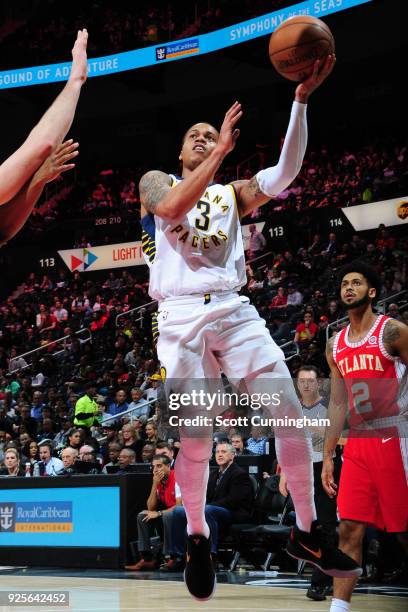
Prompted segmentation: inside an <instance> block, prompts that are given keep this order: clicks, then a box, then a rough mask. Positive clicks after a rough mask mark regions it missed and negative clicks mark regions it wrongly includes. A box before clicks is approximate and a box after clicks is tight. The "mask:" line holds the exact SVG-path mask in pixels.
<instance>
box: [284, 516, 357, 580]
mask: <svg viewBox="0 0 408 612" xmlns="http://www.w3.org/2000/svg"><path fill="white" fill-rule="evenodd" d="M286 551H287V553H288V554H289V555H290V556H291V557H294V558H295V559H298V560H300V561H306V562H307V563H311V564H312V565H314V566H316V567H318V568H319V569H320V570H321V571H322V572H323V573H324V574H327V575H328V576H334V577H336V578H357V577H358V576H361V574H362V573H363V570H362V569H361V567H360V566H359V565H358V564H357V563H356V562H355V561H354V560H353V559H352V558H351V557H349V556H348V555H346V554H344V553H343V552H341V550H339V549H338V548H335V547H334V546H333V545H331V544H328V543H327V542H326V541H325V537H324V534H323V533H322V531H321V529H320V527H319V525H318V523H317V521H314V522H313V523H312V530H311V532H310V533H308V532H306V531H301V530H300V529H299V528H298V527H297V525H295V526H294V527H293V529H292V531H291V534H290V538H289V540H288V544H287V547H286Z"/></svg>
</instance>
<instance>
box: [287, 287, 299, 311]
mask: <svg viewBox="0 0 408 612" xmlns="http://www.w3.org/2000/svg"><path fill="white" fill-rule="evenodd" d="M302 302H303V295H302V294H301V293H300V291H299V290H298V289H296V285H295V283H289V284H288V295H287V300H286V305H287V307H289V306H292V307H294V308H298V307H299V306H301V305H302Z"/></svg>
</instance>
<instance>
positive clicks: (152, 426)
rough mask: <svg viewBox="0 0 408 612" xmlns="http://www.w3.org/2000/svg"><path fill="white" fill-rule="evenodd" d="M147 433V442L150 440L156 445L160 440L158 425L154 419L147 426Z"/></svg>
mask: <svg viewBox="0 0 408 612" xmlns="http://www.w3.org/2000/svg"><path fill="white" fill-rule="evenodd" d="M145 433H146V442H150V444H154V446H156V444H157V442H159V438H158V434H157V425H156V423H154V421H148V422H147V423H146V427H145Z"/></svg>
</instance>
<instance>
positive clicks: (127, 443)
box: [122, 423, 143, 461]
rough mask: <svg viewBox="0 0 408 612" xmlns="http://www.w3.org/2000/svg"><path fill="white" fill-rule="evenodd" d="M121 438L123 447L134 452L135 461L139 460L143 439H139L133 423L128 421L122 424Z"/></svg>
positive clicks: (140, 458)
mask: <svg viewBox="0 0 408 612" xmlns="http://www.w3.org/2000/svg"><path fill="white" fill-rule="evenodd" d="M122 438H123V446H124V448H128V449H131V450H132V451H133V452H134V453H135V456H136V458H137V461H141V460H142V448H143V440H141V439H140V436H139V434H138V432H137V430H136V429H135V428H134V427H133V425H131V424H130V423H127V424H125V425H123V427H122Z"/></svg>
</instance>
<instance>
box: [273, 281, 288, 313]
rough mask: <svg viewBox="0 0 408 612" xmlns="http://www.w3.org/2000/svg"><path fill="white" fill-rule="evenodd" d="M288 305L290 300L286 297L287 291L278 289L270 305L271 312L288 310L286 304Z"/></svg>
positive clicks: (281, 288)
mask: <svg viewBox="0 0 408 612" xmlns="http://www.w3.org/2000/svg"><path fill="white" fill-rule="evenodd" d="M287 303H288V298H287V296H286V295H285V289H284V288H283V287H279V288H278V293H277V294H276V295H275V297H274V298H272V301H271V303H270V304H269V309H270V310H275V309H277V308H280V309H282V308H286V304H287Z"/></svg>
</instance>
